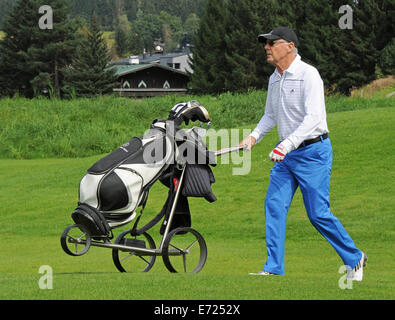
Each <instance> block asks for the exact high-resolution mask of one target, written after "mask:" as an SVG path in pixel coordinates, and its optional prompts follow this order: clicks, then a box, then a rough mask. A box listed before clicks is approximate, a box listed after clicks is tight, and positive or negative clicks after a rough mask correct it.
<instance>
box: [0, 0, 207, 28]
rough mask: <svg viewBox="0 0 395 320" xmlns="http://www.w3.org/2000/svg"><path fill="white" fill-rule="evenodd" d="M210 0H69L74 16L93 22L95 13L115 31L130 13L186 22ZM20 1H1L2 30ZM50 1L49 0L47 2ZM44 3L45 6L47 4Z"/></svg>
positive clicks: (0, 19)
mask: <svg viewBox="0 0 395 320" xmlns="http://www.w3.org/2000/svg"><path fill="white" fill-rule="evenodd" d="M205 1H206V0H68V1H67V2H68V3H69V5H70V7H71V17H72V18H75V17H82V18H84V19H86V20H88V21H89V20H90V18H91V16H92V14H95V15H96V16H97V19H98V23H99V24H100V26H101V27H102V30H108V31H114V30H115V29H116V27H117V25H118V21H119V17H120V16H122V15H124V14H126V16H127V18H128V20H129V21H133V20H135V19H136V18H137V13H138V11H139V10H141V11H142V12H144V13H145V14H154V15H158V14H160V12H161V11H165V12H167V13H168V14H170V15H172V16H175V17H179V18H181V21H182V22H185V21H186V20H187V18H188V16H190V15H191V14H196V15H197V16H200V15H201V14H202V11H203V8H204V3H205ZM16 2H17V1H15V0H0V29H1V26H2V23H3V20H4V17H5V16H6V15H7V14H8V13H9V12H10V11H11V10H12V8H13V6H14V5H15V3H16ZM47 2H48V1H47ZM47 2H45V1H43V4H47Z"/></svg>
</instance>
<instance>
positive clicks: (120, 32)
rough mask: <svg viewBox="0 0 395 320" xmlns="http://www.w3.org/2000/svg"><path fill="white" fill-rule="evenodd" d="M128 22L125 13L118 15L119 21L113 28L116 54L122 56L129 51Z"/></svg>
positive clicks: (129, 29) (129, 28)
mask: <svg viewBox="0 0 395 320" xmlns="http://www.w3.org/2000/svg"><path fill="white" fill-rule="evenodd" d="M130 31H131V27H130V22H129V20H128V17H127V16H126V14H124V15H121V16H120V17H119V23H118V25H117V28H116V29H115V44H116V49H117V54H118V56H120V57H122V56H124V55H126V54H127V53H128V52H129V51H130Z"/></svg>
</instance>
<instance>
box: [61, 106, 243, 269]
mask: <svg viewBox="0 0 395 320" xmlns="http://www.w3.org/2000/svg"><path fill="white" fill-rule="evenodd" d="M189 121H200V122H201V123H209V122H210V117H209V114H208V112H207V110H206V109H205V108H204V107H203V106H202V105H200V104H199V103H198V102H197V101H190V102H187V103H180V104H177V105H175V106H174V107H173V108H172V110H171V111H170V114H169V117H168V119H166V120H155V121H154V122H153V123H152V124H151V127H150V129H149V131H148V132H147V133H146V134H145V135H144V136H143V137H138V138H137V137H135V138H133V139H131V140H130V141H129V142H127V143H125V144H124V145H123V146H121V147H119V148H118V149H116V150H115V151H113V152H112V153H110V154H109V155H107V156H106V157H104V158H103V159H101V160H99V161H98V162H96V163H95V164H94V165H93V166H92V167H91V168H89V169H88V172H87V173H86V175H85V176H84V177H83V178H82V179H81V181H80V185H79V202H78V207H77V208H76V209H75V210H74V212H73V213H72V215H71V217H72V219H73V221H74V223H75V224H73V225H70V226H68V227H67V228H66V229H65V230H64V231H63V233H62V235H61V239H60V240H61V246H62V248H63V250H64V251H65V252H66V253H67V254H69V255H71V256H82V255H84V254H85V253H86V252H88V250H89V249H90V247H91V246H95V247H102V248H109V249H112V258H113V262H114V264H115V266H116V267H117V269H118V270H119V271H120V272H136V271H137V272H138V271H142V272H147V271H149V270H150V269H151V268H152V267H153V265H154V263H155V260H156V257H157V256H162V258H163V262H164V264H165V266H166V268H167V269H168V270H169V271H170V272H190V273H197V272H199V271H200V270H201V269H202V268H203V266H204V264H205V262H206V258H207V246H206V242H205V240H204V238H203V237H202V235H201V234H200V233H199V232H198V231H196V230H195V229H193V228H191V216H190V211H189V204H188V197H204V198H205V199H206V200H207V201H209V202H214V201H215V200H216V197H215V195H214V194H213V193H212V190H211V184H212V183H214V182H215V179H214V175H213V173H212V171H211V168H210V166H215V164H216V161H215V160H216V156H219V155H221V154H224V153H227V152H233V151H238V150H240V149H241V148H239V147H236V148H231V149H228V150H225V151H224V150H222V151H218V152H212V151H209V150H208V149H207V146H206V145H205V143H204V142H203V141H202V138H201V135H202V131H204V130H202V128H198V127H193V128H192V129H187V130H186V129H181V127H180V125H181V124H182V123H186V124H188V123H189ZM158 180H159V181H160V182H161V183H162V184H164V185H165V186H166V187H168V188H169V192H168V197H167V200H166V202H165V204H164V206H163V208H162V210H161V211H160V212H159V214H158V215H157V216H155V217H154V218H153V219H152V220H151V221H150V222H148V223H147V224H146V225H145V226H143V227H141V228H138V223H139V221H140V218H141V216H142V214H143V211H144V208H145V206H146V203H147V199H148V193H149V190H150V188H151V186H152V185H153V184H154V183H155V182H157V181H158ZM138 208H141V210H140V213H139V214H138V216H137V209H138ZM136 216H137V218H136ZM162 219H163V221H162V225H161V228H160V234H161V235H162V240H161V242H160V244H159V247H158V248H157V247H156V244H155V242H154V240H153V239H152V237H151V236H150V235H149V234H148V233H147V231H148V230H149V229H151V228H152V227H153V226H155V225H156V224H157V223H158V222H159V221H161V220H162ZM133 220H135V222H134V225H133V227H132V228H131V229H128V230H126V231H124V232H122V233H120V234H119V235H118V237H116V239H115V241H112V240H113V239H114V235H113V230H114V229H116V228H120V227H123V226H125V225H127V224H129V223H131V222H132V221H133Z"/></svg>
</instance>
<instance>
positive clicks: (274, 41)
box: [266, 39, 289, 47]
mask: <svg viewBox="0 0 395 320" xmlns="http://www.w3.org/2000/svg"><path fill="white" fill-rule="evenodd" d="M280 43H289V42H288V41H284V40H269V39H268V40H267V41H266V44H268V45H269V46H271V47H274V46H275V45H276V44H280Z"/></svg>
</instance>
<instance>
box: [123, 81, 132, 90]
mask: <svg viewBox="0 0 395 320" xmlns="http://www.w3.org/2000/svg"><path fill="white" fill-rule="evenodd" d="M122 88H123V89H130V83H129V81H128V80H125V81H124V83H123V84H122Z"/></svg>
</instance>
